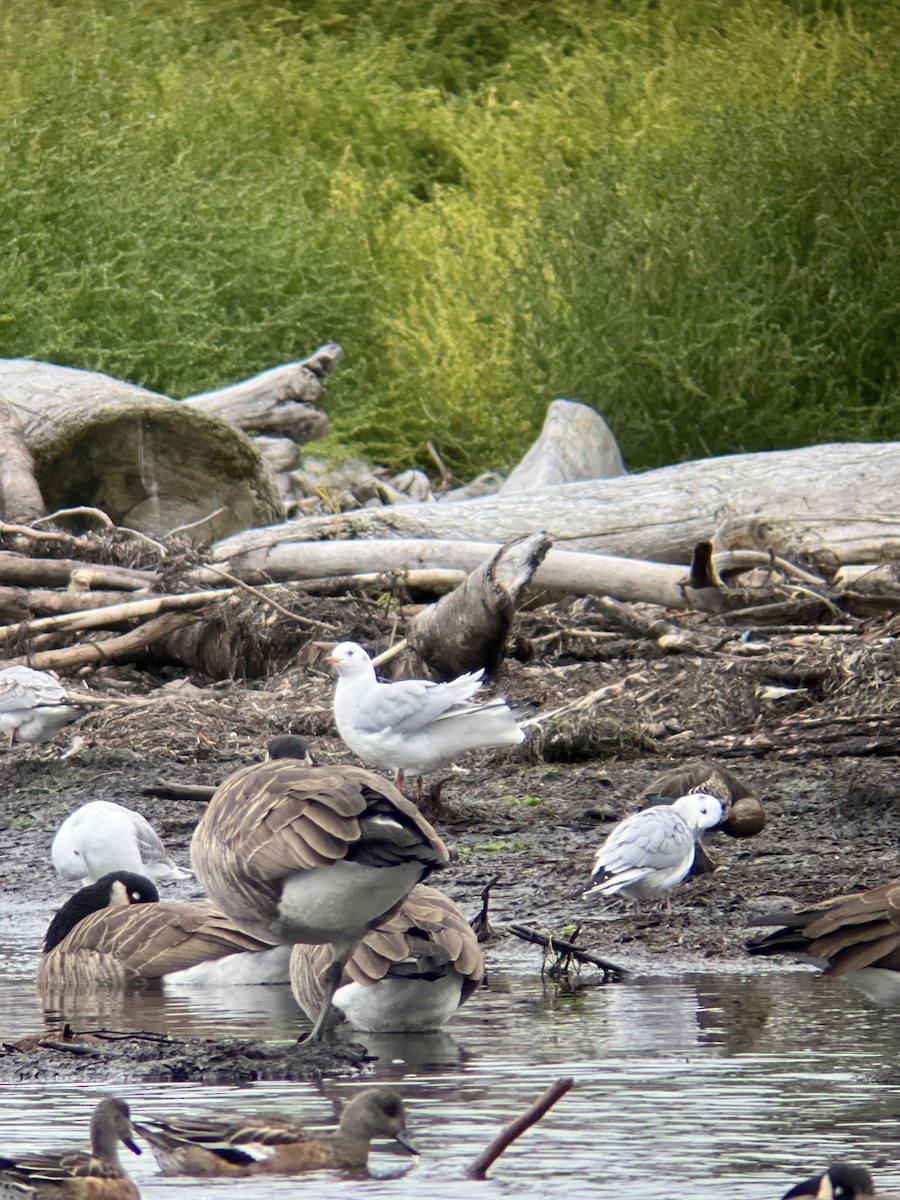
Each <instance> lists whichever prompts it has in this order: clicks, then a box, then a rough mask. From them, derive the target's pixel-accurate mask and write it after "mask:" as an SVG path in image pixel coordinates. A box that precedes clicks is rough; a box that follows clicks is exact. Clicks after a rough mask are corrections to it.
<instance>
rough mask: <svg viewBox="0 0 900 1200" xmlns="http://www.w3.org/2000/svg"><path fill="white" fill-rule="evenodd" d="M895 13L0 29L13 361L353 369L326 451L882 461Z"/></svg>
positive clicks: (83, 8)
mask: <svg viewBox="0 0 900 1200" xmlns="http://www.w3.org/2000/svg"><path fill="white" fill-rule="evenodd" d="M898 33H900V14H898V11H897V10H896V9H895V6H893V5H887V4H882V3H880V2H879V0H861V2H860V3H856V4H853V3H849V0H848V2H847V3H844V4H841V3H831V4H826V3H821V4H814V3H811V2H801V0H795V2H793V3H791V2H789V0H753V2H751V0H747V2H746V3H741V2H735V0H668V2H667V0H648V2H646V3H641V2H639V0H633V2H632V3H628V4H623V3H617V2H616V0H578V2H576V0H572V2H571V3H567V2H566V0H555V2H553V0H551V2H548V3H537V2H529V0H507V2H506V3H495V4H491V5H487V4H484V3H483V2H482V0H433V2H432V3H424V4H423V3H421V0H416V2H415V3H414V2H413V0H395V2H389V0H374V2H373V0H368V2H364V0H344V3H341V2H340V0H317V2H314V0H310V2H308V3H299V2H294V3H287V2H285V3H282V4H275V3H259V2H258V0H252V2H250V0H245V2H238V0H224V2H217V3H213V0H183V2H182V3H180V4H179V5H177V6H175V5H171V4H168V3H163V2H162V0H156V2H144V0H120V2H113V0H102V2H101V0H65V2H59V3H56V4H44V5H34V4H33V3H25V2H24V0H5V3H4V4H3V6H2V7H0V34H2V37H0V77H2V78H4V80H5V83H4V88H3V89H2V91H0V118H2V119H0V239H2V245H3V247H4V252H3V254H2V258H0V354H2V355H5V356H8V357H20V356H21V357H33V358H42V359H48V360H50V361H55V362H59V363H64V364H68V365H73V366H82V367H87V368H92V369H98V370H103V371H107V372H109V373H110V374H113V375H117V376H120V377H123V378H127V379H130V380H133V381H134V382H137V383H141V384H144V385H146V386H149V387H153V388H156V389H158V390H160V391H164V392H167V393H169V394H171V395H176V396H178V395H186V394H188V393H191V392H196V391H199V390H202V389H205V388H211V387H215V386H219V385H221V384H223V383H226V382H228V381H231V380H236V379H239V378H242V377H245V376H247V375H249V374H252V373H253V372H255V371H257V370H262V369H264V368H266V367H268V366H271V365H274V364H275V363H278V362H282V361H286V360H288V359H292V358H296V357H300V356H302V355H303V354H304V353H306V352H308V351H310V350H312V349H313V348H314V347H315V346H316V345H318V344H319V343H321V342H324V341H327V340H334V341H338V342H340V343H341V344H342V345H343V346H344V347H345V349H346V351H347V357H346V359H345V363H344V365H343V366H342V367H341V369H340V370H339V372H337V373H336V375H335V376H334V377H333V382H332V384H331V390H330V400H329V411H330V413H331V415H332V422H333V429H334V433H333V436H332V438H331V439H330V443H331V444H332V445H333V444H334V443H335V442H339V443H342V444H344V445H346V446H347V447H348V448H352V449H354V450H356V451H362V452H364V453H366V454H368V455H370V456H372V457H376V458H379V459H381V460H383V461H387V462H389V463H391V464H393V465H396V466H398V467H399V466H401V465H406V464H410V463H420V464H424V465H427V464H428V461H429V460H428V457H427V453H426V449H425V444H426V442H427V441H428V440H429V439H431V440H432V441H433V442H435V444H436V445H437V447H438V449H439V450H440V452H441V453H442V455H443V456H444V457H445V459H446V461H447V462H448V463H449V464H450V465H451V466H452V467H453V468H454V469H455V470H457V471H458V472H459V473H460V474H462V475H469V474H472V473H474V472H475V471H477V470H479V469H483V468H486V467H498V466H501V467H502V466H504V465H509V464H510V463H512V462H514V461H515V460H516V459H517V458H518V457H519V456H520V454H521V452H522V450H523V449H524V448H525V446H526V445H527V444H528V442H529V440H530V439H531V438H532V437H533V436H534V434H535V433H536V431H537V429H538V428H539V426H540V423H541V420H542V418H543V414H544V412H545V410H546V405H547V403H548V402H549V401H550V400H551V399H553V398H554V397H556V396H560V395H565V396H568V397H570V398H572V399H581V400H584V401H586V402H588V403H591V404H593V405H594V406H595V407H596V408H597V409H598V410H599V411H600V412H602V413H604V415H606V416H607V418H608V419H609V420H610V422H611V424H612V426H613V429H614V430H615V432H616V434H617V436H618V438H619V440H620V443H621V445H622V449H623V453H624V455H625V457H626V460H627V462H628V463H629V465H630V466H632V467H643V466H650V465H656V464H660V463H664V462H668V461H673V460H676V459H680V458H686V457H692V456H698V455H702V454H705V453H726V452H730V451H735V450H741V449H748V450H752V449H761V448H770V447H776V446H790V445H797V444H802V443H804V442H813V441H822V440H834V439H838V438H847V439H861V438H875V439H877V438H885V437H892V436H900V399H898V380H897V357H896V328H897V295H898V282H900V279H898V276H900V271H898V265H897V263H898V259H897V196H898V195H900V155H898V146H897V142H898V132H897V131H898V128H900V122H898V118H900V71H898V66H900V37H898Z"/></svg>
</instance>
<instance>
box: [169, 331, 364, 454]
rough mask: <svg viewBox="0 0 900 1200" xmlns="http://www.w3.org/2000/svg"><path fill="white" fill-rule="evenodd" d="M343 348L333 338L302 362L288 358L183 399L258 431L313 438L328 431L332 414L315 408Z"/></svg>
mask: <svg viewBox="0 0 900 1200" xmlns="http://www.w3.org/2000/svg"><path fill="white" fill-rule="evenodd" d="M343 356H344V352H343V350H342V349H341V347H340V346H337V345H335V344H334V343H332V342H330V343H328V345H325V346H320V347H319V349H318V350H316V352H315V353H314V354H311V355H310V356H309V358H305V359H304V360H303V362H293V363H285V364H284V365H283V366H280V367H273V368H272V369H271V370H270V371H263V373H262V374H261V375H254V377H253V378H252V379H245V380H243V381H242V382H241V383H235V384H232V385H231V386H230V387H224V388H219V389H218V391H215V392H203V393H201V394H200V395H197V396H188V397H187V398H186V399H184V400H182V402H181V403H182V404H186V405H188V406H190V407H191V408H196V409H200V410H201V411H203V412H206V413H211V414H213V415H214V416H217V417H221V418H222V419H223V420H225V421H230V422H231V423H232V425H237V427H238V428H239V429H245V430H247V431H253V432H255V433H267V434H274V435H277V436H280V437H288V438H290V439H291V440H292V441H294V442H299V443H301V444H302V443H304V442H314V441H316V440H317V439H318V438H321V437H324V436H325V434H326V433H327V432H328V418H327V417H326V415H325V413H323V412H320V411H319V409H317V408H313V407H312V406H313V404H315V403H316V401H317V400H319V399H320V398H321V396H322V393H323V392H324V391H325V383H324V380H325V377H326V375H328V374H329V373H330V372H331V371H332V370H333V369H334V368H335V367H336V366H337V364H338V363H339V362H340V361H341V359H342V358H343Z"/></svg>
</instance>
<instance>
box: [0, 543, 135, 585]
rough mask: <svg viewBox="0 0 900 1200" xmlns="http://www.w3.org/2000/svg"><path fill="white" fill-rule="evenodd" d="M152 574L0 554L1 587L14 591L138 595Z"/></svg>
mask: <svg viewBox="0 0 900 1200" xmlns="http://www.w3.org/2000/svg"><path fill="white" fill-rule="evenodd" d="M156 577H157V576H156V572H155V571H139V570H137V569H135V568H133V567H107V566H103V564H101V563H89V562H83V561H81V560H79V559H72V558H29V556H28V555H27V554H14V553H13V552H12V551H9V550H0V583H7V584H12V585H14V586H16V587H70V586H74V587H78V588H105V589H108V590H116V591H118V590H121V591H134V592H140V591H144V590H145V589H146V588H149V587H150V586H151V584H152V583H153V582H154V581H155V580H156Z"/></svg>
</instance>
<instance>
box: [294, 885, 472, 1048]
mask: <svg viewBox="0 0 900 1200" xmlns="http://www.w3.org/2000/svg"><path fill="white" fill-rule="evenodd" d="M330 962H331V950H330V947H328V946H304V945H297V946H295V947H294V949H293V951H292V953H291V987H292V988H293V991H294V996H295V997H296V999H297V1003H298V1004H299V1005H300V1007H301V1008H302V1009H303V1010H304V1012H305V1013H306V1014H307V1016H308V1017H310V1018H313V1017H314V1016H315V1015H316V1014H317V1013H318V1011H319V1009H320V1008H321V1006H322V997H323V983H322V980H323V976H324V975H325V973H326V972H327V970H328V966H329V963H330ZM483 978H484V958H483V956H482V953H481V947H480V946H479V945H478V939H477V937H476V936H475V931H474V930H473V929H472V927H471V925H470V924H469V922H468V921H467V920H466V918H465V915H464V914H463V912H462V910H461V909H460V908H459V906H458V905H457V904H455V903H454V902H453V901H452V900H451V899H450V897H449V896H445V895H444V893H443V892H440V891H438V889H437V888H433V887H428V886H427V885H425V884H421V883H420V884H416V886H415V887H414V888H413V889H412V891H411V892H410V893H409V895H408V896H407V897H406V899H405V900H404V901H403V903H402V904H401V905H400V907H399V908H398V909H397V910H396V911H395V912H393V913H392V914H391V915H390V916H389V917H385V918H384V919H383V920H382V921H379V923H378V924H377V925H376V926H375V928H374V929H370V930H369V932H368V933H367V934H366V936H365V937H364V938H363V940H362V941H361V942H360V943H359V945H358V946H357V947H356V949H355V950H354V951H353V953H352V954H351V955H350V957H349V959H348V960H347V962H346V963H345V965H344V974H343V977H342V980H341V986H340V987H339V988H338V990H337V991H336V992H335V995H334V1007H335V1008H336V1009H337V1010H338V1011H339V1012H341V1013H342V1014H343V1016H344V1017H345V1018H346V1020H347V1022H348V1023H349V1025H350V1026H351V1028H353V1029H360V1030H363V1031H365V1032H366V1033H395V1032H412V1031H424V1030H433V1029H441V1028H442V1027H443V1026H444V1025H445V1024H446V1023H447V1021H449V1020H450V1018H451V1017H452V1016H453V1014H454V1013H455V1012H456V1010H457V1009H458V1008H459V1006H460V1005H461V1004H463V1003H464V1002H465V1001H466V1000H467V999H468V998H469V996H470V995H471V994H472V992H473V991H474V990H475V988H476V987H477V986H478V984H479V983H480V982H481V980H482V979H483Z"/></svg>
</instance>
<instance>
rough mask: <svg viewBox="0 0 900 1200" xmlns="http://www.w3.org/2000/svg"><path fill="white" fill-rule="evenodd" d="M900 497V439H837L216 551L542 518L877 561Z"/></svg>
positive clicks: (643, 541) (499, 533) (277, 531)
mask: <svg viewBox="0 0 900 1200" xmlns="http://www.w3.org/2000/svg"><path fill="white" fill-rule="evenodd" d="M898 498H900V442H888V443H883V444H881V443H879V444H871V443H870V444H867V443H836V444H831V445H823V446H810V447H806V448H804V449H800V450H779V451H772V452H770V453H761V454H736V455H729V456H727V457H724V458H709V459H703V460H701V461H698V462H690V463H680V464H678V465H676V466H671V467H663V468H661V469H660V470H656V471H646V472H644V473H643V474H640V475H623V476H620V477H618V478H616V479H603V480H591V481H588V482H583V483H568V484H562V485H559V486H558V487H547V488H544V489H541V490H540V491H536V492H522V493H516V494H514V495H511V496H482V497H479V498H477V499H474V500H466V501H462V502H455V503H454V502H440V501H438V502H436V503H432V504H409V505H405V506H402V507H400V506H398V507H388V508H381V509H359V510H356V511H354V512H345V513H341V514H339V515H335V516H327V517H306V518H302V519H298V520H295V521H290V522H288V523H286V524H282V525H276V526H272V527H269V528H266V529H256V530H248V531H246V532H244V533H241V534H237V535H236V536H234V537H231V538H228V539H227V540H224V541H221V542H219V543H218V544H217V545H216V546H215V547H214V551H213V552H214V555H215V558H216V559H217V560H218V561H233V560H236V559H241V558H244V557H245V556H249V555H250V554H253V553H256V552H259V551H267V550H269V549H270V548H274V547H277V546H278V545H279V544H280V543H283V542H303V541H317V540H319V539H323V538H329V539H335V538H340V539H344V540H345V541H346V540H349V539H360V538H372V539H376V538H377V539H395V538H401V539H440V540H451V541H457V542H459V541H463V540H471V541H481V542H485V541H494V542H497V541H500V542H506V541H510V540H511V539H512V538H514V537H519V536H521V535H522V534H527V533H533V532H534V531H535V530H536V529H542V530H544V531H545V532H546V533H547V535H548V536H549V537H550V538H551V539H552V540H553V543H554V545H555V546H557V547H565V548H568V549H572V550H579V551H585V550H586V551H593V552H595V553H600V554H608V555H628V556H630V557H632V558H637V559H644V560H647V561H651V562H657V563H687V562H689V561H690V559H691V555H692V553H693V548H694V546H695V545H696V543H697V542H701V541H703V540H705V539H709V538H710V537H711V536H714V541H715V543H716V548H717V549H732V548H739V549H743V548H750V549H756V550H765V551H772V552H774V553H776V554H779V555H782V556H783V557H785V558H788V559H791V560H793V561H795V562H796V561H800V562H806V563H809V562H812V563H821V564H822V565H823V566H825V567H828V568H830V569H833V568H835V567H837V566H838V565H840V564H842V563H851V562H852V563H865V562H876V561H879V560H880V559H881V558H883V557H884V556H885V546H886V545H889V544H894V545H895V546H896V545H900V499H898ZM259 561H262V559H260V560H259ZM435 565H437V564H435ZM368 569H373V568H368Z"/></svg>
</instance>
